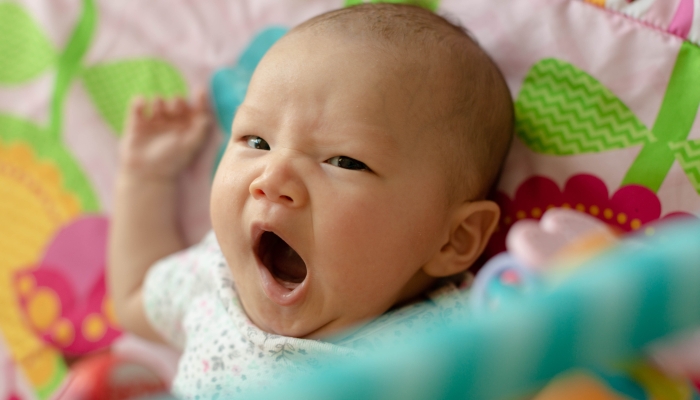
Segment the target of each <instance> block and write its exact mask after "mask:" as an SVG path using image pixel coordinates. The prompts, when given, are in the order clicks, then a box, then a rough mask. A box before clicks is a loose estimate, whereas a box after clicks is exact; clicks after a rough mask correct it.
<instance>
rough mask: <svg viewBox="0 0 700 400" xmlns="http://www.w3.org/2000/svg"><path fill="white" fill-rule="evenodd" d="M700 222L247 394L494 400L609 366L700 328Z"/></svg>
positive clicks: (659, 234)
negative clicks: (491, 307)
mask: <svg viewBox="0 0 700 400" xmlns="http://www.w3.org/2000/svg"><path fill="white" fill-rule="evenodd" d="M699 289H700V223H698V222H682V223H680V222H679V223H676V224H674V225H672V226H667V227H665V228H664V227H660V228H659V229H657V231H656V233H655V234H654V235H653V236H651V237H643V236H641V237H638V238H636V239H635V240H630V241H627V242H624V243H623V244H621V245H620V246H617V247H616V248H615V249H613V250H611V251H609V252H607V253H605V254H602V255H601V256H600V257H598V258H597V259H595V260H593V261H591V262H590V263H589V265H587V266H586V267H584V268H581V269H580V270H578V271H577V272H575V273H574V274H573V275H571V276H570V278H569V279H567V280H566V281H565V282H563V283H560V284H558V285H556V286H554V287H547V286H543V287H541V288H540V289H538V290H535V291H533V292H532V293H530V294H529V295H527V296H526V297H524V298H519V299H517V301H511V302H507V303H505V304H502V305H501V307H500V308H499V310H498V311H497V312H494V313H480V314H477V315H471V316H470V317H469V318H467V312H468V311H467V310H466V309H465V314H464V315H463V316H462V317H463V318H460V316H458V315H456V316H455V318H454V319H453V320H454V321H455V322H454V323H453V324H452V325H449V326H445V328H444V329H442V330H439V331H432V332H430V333H425V332H423V333H419V334H416V335H414V336H413V337H412V338H411V340H410V341H409V342H408V343H404V344H401V345H396V346H387V347H385V348H381V349H377V350H376V351H375V352H373V353H372V354H368V355H367V356H366V357H360V358H357V359H355V360H352V361H350V362H348V361H347V360H344V361H343V362H342V363H340V362H334V360H326V361H325V364H323V367H322V368H319V370H318V373H316V374H314V375H313V376H309V375H304V376H297V377H294V378H293V379H289V380H285V381H279V382H276V383H275V385H274V387H273V389H270V390H268V391H265V392H259V393H247V394H245V395H246V396H244V397H245V398H260V399H265V398H285V399H359V398H362V399H379V398H401V399H427V398H430V399H457V398H459V399H465V398H468V399H499V398H508V397H512V396H515V395H523V394H527V393H529V392H531V391H532V390H536V389H537V388H539V387H541V386H542V385H543V384H545V383H546V382H547V381H549V380H550V379H552V378H553V377H554V376H555V375H557V374H558V373H560V372H562V371H564V370H567V369H569V368H572V367H591V368H595V367H598V366H600V367H609V366H612V365H614V364H616V363H618V362H620V361H621V360H627V359H630V358H633V357H635V356H638V355H640V354H641V352H642V351H643V349H644V347H645V346H646V345H647V344H649V343H650V342H652V341H654V340H656V339H659V338H661V337H663V336H666V335H669V334H671V333H674V332H679V331H682V330H686V329H689V328H691V327H695V326H697V325H700V290H699Z"/></svg>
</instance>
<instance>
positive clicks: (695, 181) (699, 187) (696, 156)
mask: <svg viewBox="0 0 700 400" xmlns="http://www.w3.org/2000/svg"><path fill="white" fill-rule="evenodd" d="M668 147H669V148H670V149H671V151H672V152H673V155H674V157H675V159H676V161H678V163H679V164H680V165H681V167H682V168H683V172H685V174H686V175H687V176H688V180H689V181H690V183H691V184H692V185H693V187H694V188H695V190H696V191H697V192H698V194H700V140H685V141H682V142H675V143H669V144H668Z"/></svg>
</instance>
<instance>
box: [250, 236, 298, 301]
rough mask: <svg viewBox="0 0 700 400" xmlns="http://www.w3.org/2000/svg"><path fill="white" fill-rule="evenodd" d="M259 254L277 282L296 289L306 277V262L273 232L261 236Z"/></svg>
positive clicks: (290, 288)
mask: <svg viewBox="0 0 700 400" xmlns="http://www.w3.org/2000/svg"><path fill="white" fill-rule="evenodd" d="M257 256H258V258H259V259H260V261H261V262H262V264H263V265H264V266H265V268H267V269H268V271H270V274H272V276H273V277H274V278H275V280H276V281H277V283H279V284H280V285H282V286H283V287H285V288H287V289H289V290H294V289H295V288H296V287H297V286H299V284H301V283H302V282H304V279H306V263H305V262H304V260H302V259H301V257H300V256H299V254H298V253H297V252H296V251H295V250H294V249H293V248H292V247H291V246H289V245H288V244H287V243H286V242H285V241H284V240H282V238H280V237H279V236H277V235H276V234H274V233H273V232H267V231H266V232H263V234H262V236H260V243H259V245H258V252H257Z"/></svg>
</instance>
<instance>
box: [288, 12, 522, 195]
mask: <svg viewBox="0 0 700 400" xmlns="http://www.w3.org/2000/svg"><path fill="white" fill-rule="evenodd" d="M302 30H311V31H320V32H324V31H327V30H331V31H335V32H341V33H343V34H349V35H352V37H353V38H355V39H358V40H363V41H366V42H367V43H368V44H370V45H372V46H376V47H377V48H378V49H380V50H381V51H383V52H386V53H389V54H391V52H400V54H401V55H404V56H405V55H411V56H412V57H413V60H412V61H416V62H418V63H421V65H422V66H423V67H425V68H424V69H425V70H426V71H428V72H427V73H428V74H430V73H432V74H433V75H437V76H438V79H447V80H448V81H447V82H443V86H442V87H443V88H444V87H446V88H448V90H447V91H448V92H451V93H448V95H447V98H448V100H447V101H446V103H447V104H440V105H439V106H436V107H432V108H435V110H427V112H428V113H429V114H432V115H430V116H428V118H430V121H431V124H432V126H433V127H435V128H437V129H436V130H437V131H440V132H445V133H448V135H446V139H447V140H445V151H446V157H445V160H446V162H445V171H444V172H445V174H446V176H447V184H448V187H447V188H446V191H447V193H448V201H449V203H451V204H452V203H455V202H459V203H461V202H463V201H467V200H476V199H482V198H484V197H486V195H487V194H488V193H489V191H490V189H491V188H492V186H493V185H494V184H495V182H496V180H497V178H498V176H499V173H500V169H501V165H502V164H503V160H504V159H505V156H506V154H507V152H508V148H509V147H510V142H511V138H512V133H513V118H514V117H513V115H514V112H513V102H512V99H511V96H510V92H509V90H508V87H507V86H506V83H505V80H504V79H503V76H502V75H501V72H500V71H499V70H498V68H497V67H496V65H495V63H494V62H493V61H492V60H491V58H490V57H489V56H488V55H487V54H486V53H485V52H484V51H483V50H482V49H481V48H480V47H479V45H478V44H477V43H476V41H475V40H474V39H473V38H472V37H471V35H470V34H469V32H468V31H467V30H466V29H465V28H464V27H462V26H461V25H459V24H458V23H453V22H450V21H449V20H447V19H446V18H444V17H442V16H439V15H437V14H435V13H433V12H431V11H429V10H426V9H424V8H421V7H417V6H412V5H406V4H392V3H379V4H360V5H356V6H352V7H348V8H344V9H339V10H335V11H330V12H327V13H325V14H321V15H319V16H317V17H315V18H312V19H310V20H308V21H306V22H304V23H303V24H301V25H299V26H297V27H296V28H295V29H294V30H293V32H294V31H302ZM436 62H440V63H443V64H444V65H443V66H441V67H443V68H444V69H445V71H441V72H440V73H439V74H436V73H435V72H434V66H433V64H435V63H436ZM431 63H432V64H431ZM431 70H432V71H433V72H430V71H431Z"/></svg>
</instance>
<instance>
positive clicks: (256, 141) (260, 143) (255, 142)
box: [245, 136, 270, 150]
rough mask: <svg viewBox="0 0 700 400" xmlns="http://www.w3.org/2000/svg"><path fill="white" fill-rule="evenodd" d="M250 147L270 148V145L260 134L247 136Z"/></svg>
mask: <svg viewBox="0 0 700 400" xmlns="http://www.w3.org/2000/svg"><path fill="white" fill-rule="evenodd" d="M245 139H246V142H247V143H248V147H250V148H253V149H258V150H270V145H269V144H267V142H266V141H265V139H263V138H261V137H260V136H246V137H245Z"/></svg>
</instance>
